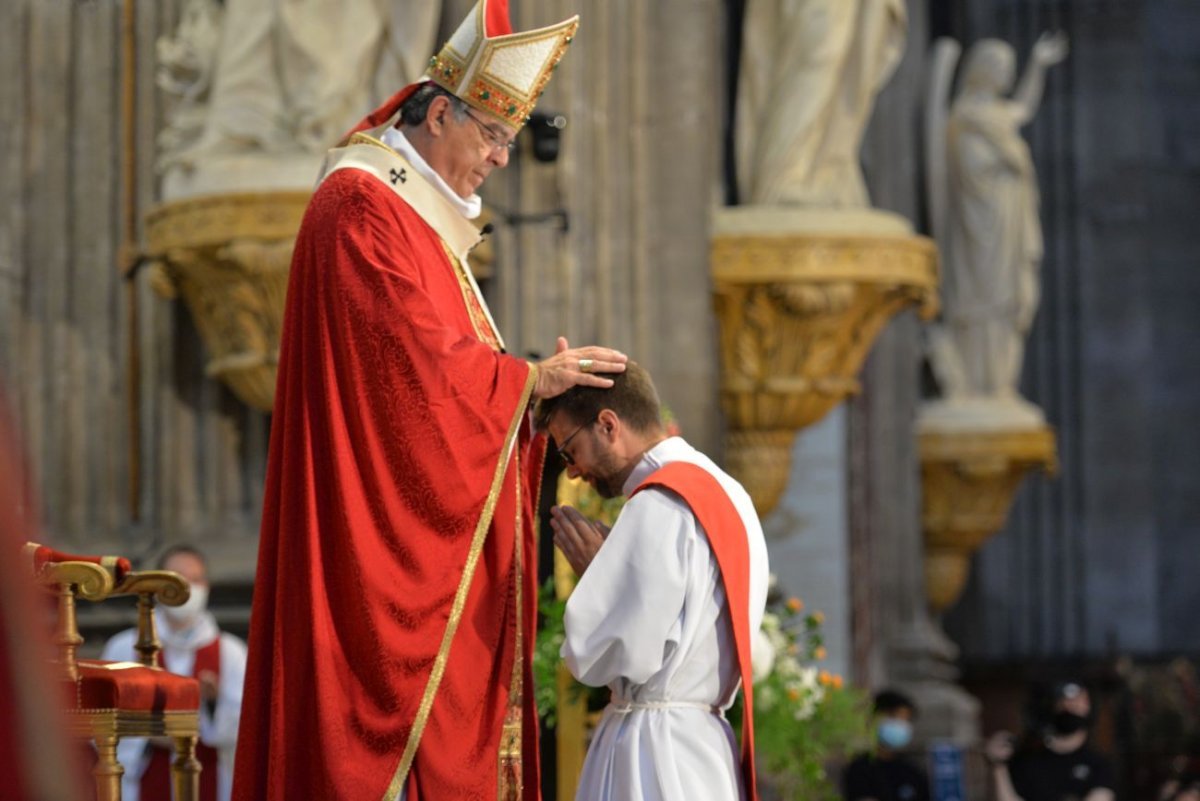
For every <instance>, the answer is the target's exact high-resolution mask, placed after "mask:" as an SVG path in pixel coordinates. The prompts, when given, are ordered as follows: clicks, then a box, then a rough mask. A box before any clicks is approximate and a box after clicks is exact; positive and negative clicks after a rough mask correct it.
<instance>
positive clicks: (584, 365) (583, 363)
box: [579, 359, 595, 373]
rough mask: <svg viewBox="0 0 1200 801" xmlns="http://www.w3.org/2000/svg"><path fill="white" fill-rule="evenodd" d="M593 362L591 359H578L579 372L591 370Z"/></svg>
mask: <svg viewBox="0 0 1200 801" xmlns="http://www.w3.org/2000/svg"><path fill="white" fill-rule="evenodd" d="M594 364H595V362H593V361H592V360H591V359H580V360H579V372H581V373H590V372H592V365H594Z"/></svg>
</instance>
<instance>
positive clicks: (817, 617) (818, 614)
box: [812, 610, 825, 626]
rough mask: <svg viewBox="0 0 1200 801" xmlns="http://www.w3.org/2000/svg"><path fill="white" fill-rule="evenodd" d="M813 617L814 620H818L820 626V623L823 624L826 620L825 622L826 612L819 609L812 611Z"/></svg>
mask: <svg viewBox="0 0 1200 801" xmlns="http://www.w3.org/2000/svg"><path fill="white" fill-rule="evenodd" d="M812 619H813V620H814V621H816V623H817V625H818V626H819V625H821V624H822V623H824V622H825V613H824V612H821V611H819V610H818V611H816V612H813V613H812Z"/></svg>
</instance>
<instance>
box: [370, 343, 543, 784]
mask: <svg viewBox="0 0 1200 801" xmlns="http://www.w3.org/2000/svg"><path fill="white" fill-rule="evenodd" d="M529 368H530V369H529V374H528V375H526V377H525V388H524V389H523V390H522V391H521V398H520V400H519V401H518V403H517V409H516V411H515V412H514V413H513V417H512V420H511V421H510V422H509V424H508V434H507V436H505V438H504V446H503V447H502V448H501V450H500V461H499V463H498V464H497V465H496V471H495V473H494V474H493V475H492V485H491V488H490V489H489V490H488V495H487V500H486V501H485V502H484V504H483V513H482V514H481V515H480V516H479V523H478V524H477V525H476V526H475V534H474V536H473V537H472V538H471V550H470V551H469V553H468V554H467V562H466V564H465V565H464V566H463V573H462V578H461V579H459V582H458V590H457V591H456V592H455V593H454V603H453V604H452V605H451V607H450V619H449V620H448V621H446V631H445V633H444V634H443V635H442V644H441V647H440V648H438V653H437V657H436V658H435V659H434V660H433V669H432V670H431V671H430V673H429V681H428V682H427V683H426V684H425V693H424V694H423V695H422V696H421V705H420V706H419V707H418V708H417V717H416V719H415V720H414V721H413V727H412V731H411V732H409V735H408V742H407V743H406V744H405V746H404V753H403V755H402V756H401V757H400V764H399V766H397V768H396V772H395V773H394V774H393V775H392V781H391V783H389V784H388V788H387V790H386V791H385V792H384V794H383V799H384V801H392V799H395V798H397V797H398V796H399V794H400V790H401V788H403V787H404V782H405V781H407V779H408V772H409V770H410V769H411V768H412V763H413V759H414V758H416V755H417V746H418V745H419V744H420V742H421V735H422V734H424V732H425V724H426V723H427V722H428V721H429V712H430V710H431V709H432V708H433V698H434V696H435V695H437V691H438V687H439V686H440V685H441V683H442V676H443V674H444V673H445V672H446V661H447V660H448V659H449V657H450V646H451V644H452V643H453V642H454V634H455V632H456V631H458V624H459V622H460V621H461V620H462V613H463V607H465V606H466V603H467V592H468V591H469V590H470V588H471V579H472V578H473V577H474V576H475V567H476V565H478V563H479V556H480V554H481V553H483V543H484V540H486V539H487V532H488V528H489V527H490V526H491V524H492V517H493V516H494V515H495V513H496V503H497V501H498V500H499V499H500V489H501V487H503V485H504V476H505V474H506V473H507V472H508V463H509V462H510V461H512V457H513V443H514V440H515V438H516V436H517V434H518V432H519V431H520V427H521V420H522V419H523V418H524V416H525V415H526V413H527V412H528V410H529V398H530V396H531V395H532V394H533V388H534V386H535V385H536V384H537V374H538V370H537V367H536V366H535V365H532V364H531V365H530V366H529ZM518 479H519V476H518ZM517 535H518V536H520V532H518V534H517Z"/></svg>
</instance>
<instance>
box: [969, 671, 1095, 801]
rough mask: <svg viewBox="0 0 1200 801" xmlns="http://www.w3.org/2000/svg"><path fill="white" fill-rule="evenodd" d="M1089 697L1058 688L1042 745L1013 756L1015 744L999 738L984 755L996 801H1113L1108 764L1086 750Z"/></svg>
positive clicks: (1077, 687)
mask: <svg viewBox="0 0 1200 801" xmlns="http://www.w3.org/2000/svg"><path fill="white" fill-rule="evenodd" d="M1091 712H1092V702H1091V696H1089V695H1088V691H1087V689H1086V688H1084V687H1083V685H1081V684H1079V683H1078V682H1074V681H1068V682H1063V683H1061V684H1057V685H1055V686H1054V688H1053V690H1052V692H1051V700H1050V711H1049V716H1048V720H1047V721H1046V724H1045V726H1044V729H1043V731H1042V733H1041V734H1042V737H1041V742H1038V743H1035V744H1034V747H1032V748H1030V749H1024V750H1021V751H1020V752H1017V753H1015V754H1014V748H1013V738H1012V737H1011V735H1009V734H1008V732H1003V731H1001V732H997V733H996V734H994V735H992V737H991V738H989V740H988V742H987V745H986V747H985V751H984V755H985V756H986V757H987V759H988V761H989V762H990V763H991V764H992V778H993V781H994V782H995V786H996V798H997V800H998V801H1063V800H1064V799H1072V801H1113V799H1114V798H1115V795H1114V793H1113V771H1112V766H1111V765H1110V764H1109V762H1108V760H1107V759H1106V758H1105V757H1103V756H1102V755H1100V754H1098V753H1096V752H1095V751H1093V750H1091V749H1090V748H1089V747H1088V745H1087V740H1088V726H1089V724H1090V722H1091Z"/></svg>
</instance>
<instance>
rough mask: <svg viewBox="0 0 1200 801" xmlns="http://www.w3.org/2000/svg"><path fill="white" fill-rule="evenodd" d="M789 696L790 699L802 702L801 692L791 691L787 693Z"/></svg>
mask: <svg viewBox="0 0 1200 801" xmlns="http://www.w3.org/2000/svg"><path fill="white" fill-rule="evenodd" d="M787 695H788V698H790V699H792V700H793V701H799V700H800V691H799V690H796V689H790V690H788V691H787Z"/></svg>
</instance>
